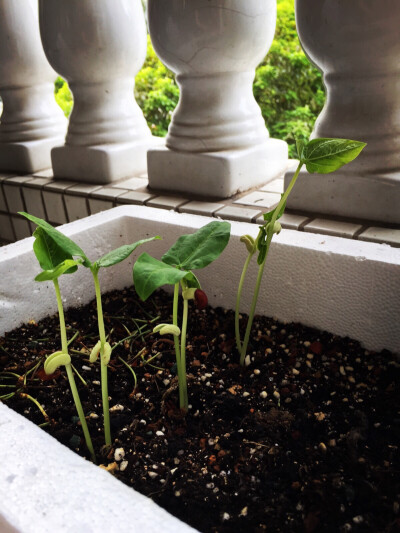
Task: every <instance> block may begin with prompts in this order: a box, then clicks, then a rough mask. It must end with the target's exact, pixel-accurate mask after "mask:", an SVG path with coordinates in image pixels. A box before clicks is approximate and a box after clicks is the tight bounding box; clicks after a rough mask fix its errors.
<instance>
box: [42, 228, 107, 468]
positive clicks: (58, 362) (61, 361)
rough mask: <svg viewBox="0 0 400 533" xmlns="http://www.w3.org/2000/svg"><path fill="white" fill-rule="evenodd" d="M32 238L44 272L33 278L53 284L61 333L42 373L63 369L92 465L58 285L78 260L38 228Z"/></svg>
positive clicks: (93, 458)
mask: <svg viewBox="0 0 400 533" xmlns="http://www.w3.org/2000/svg"><path fill="white" fill-rule="evenodd" d="M33 236H34V237H35V242H34V243H33V251H34V253H35V255H36V258H37V260H38V261H39V264H40V266H41V267H42V269H43V272H41V273H40V274H38V275H37V276H36V278H35V281H41V282H42V281H52V282H53V284H54V289H55V292H56V298H57V307H58V316H59V321H60V333H61V350H59V351H57V352H54V353H53V354H51V355H50V356H49V357H48V358H47V359H46V361H45V364H44V370H45V372H46V374H54V372H55V371H56V370H57V369H58V368H59V367H60V366H62V365H64V366H65V370H66V372H67V376H68V381H69V385H70V387H71V392H72V396H73V399H74V402H75V406H76V410H77V412H78V416H79V420H80V422H81V425H82V430H83V434H84V437H85V441H86V446H87V448H88V450H89V452H90V455H91V457H92V460H93V462H96V457H95V453H94V449H93V444H92V440H91V438H90V434H89V429H88V427H87V423H86V419H85V415H84V412H83V408H82V404H81V400H80V398H79V393H78V389H77V388H76V383H75V378H74V373H73V371H72V367H71V357H70V355H69V353H68V341H67V331H66V327H65V320H64V309H63V304H62V299H61V293H60V286H59V283H58V278H59V277H60V276H61V275H62V274H72V273H73V272H75V271H76V270H77V268H78V261H75V260H74V259H73V258H72V255H71V254H70V253H68V252H67V251H65V250H63V249H62V248H61V247H60V246H58V244H57V243H56V242H55V241H54V240H52V239H51V238H50V237H49V236H48V234H47V233H46V232H45V231H44V230H43V229H42V228H41V227H39V228H36V230H35V232H34V234H33Z"/></svg>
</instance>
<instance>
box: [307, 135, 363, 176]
mask: <svg viewBox="0 0 400 533" xmlns="http://www.w3.org/2000/svg"><path fill="white" fill-rule="evenodd" d="M365 146H366V143H363V142H360V141H350V140H348V139H313V140H311V141H310V142H309V143H307V144H306V145H305V146H304V148H303V152H302V159H301V162H302V163H304V164H305V165H306V168H307V170H308V172H310V174H313V173H318V174H329V173H331V172H334V171H335V170H337V169H338V168H340V167H342V166H343V165H346V164H347V163H350V162H351V161H353V159H355V158H356V157H357V156H358V155H359V154H360V152H361V150H362V149H363V148H364V147H365Z"/></svg>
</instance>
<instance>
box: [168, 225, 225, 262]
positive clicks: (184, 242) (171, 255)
mask: <svg viewBox="0 0 400 533" xmlns="http://www.w3.org/2000/svg"><path fill="white" fill-rule="evenodd" d="M230 231H231V225H230V224H229V222H219V221H217V220H216V221H214V222H210V223H209V224H207V225H206V226H203V227H202V228H200V229H199V230H198V231H196V233H191V234H190V235H182V236H181V237H179V239H178V240H177V241H176V243H175V244H174V245H173V246H172V247H171V248H170V249H169V250H168V252H167V253H166V254H164V255H163V257H162V261H163V262H164V263H167V264H168V265H174V266H177V267H178V268H182V269H184V270H196V269H199V268H204V267H206V266H207V265H209V264H210V263H212V262H213V261H214V260H215V259H217V257H218V256H219V255H221V253H222V252H223V250H224V249H225V247H226V245H227V244H228V241H229V237H230Z"/></svg>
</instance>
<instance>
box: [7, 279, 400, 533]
mask: <svg viewBox="0 0 400 533" xmlns="http://www.w3.org/2000/svg"><path fill="white" fill-rule="evenodd" d="M104 309H105V318H106V329H107V332H108V334H109V341H110V343H111V344H112V345H115V344H116V343H118V345H117V346H116V347H115V348H114V350H113V353H112V358H111V362H110V366H109V395H110V405H111V424H112V435H113V439H114V445H113V448H112V449H111V450H110V449H108V450H107V449H105V448H104V447H103V444H104V440H103V430H102V407H101V388H100V367H99V363H95V364H90V363H89V361H88V354H89V352H90V350H91V348H92V347H93V346H94V345H95V343H96V342H97V338H98V337H97V335H98V334H97V322H96V309H95V305H94V303H92V304H90V305H89V306H87V307H84V308H81V309H73V310H70V311H68V312H67V313H66V320H67V324H68V337H69V339H73V340H72V342H71V344H70V350H71V351H70V354H71V357H72V362H73V365H74V367H75V369H76V370H77V371H78V372H79V375H80V376H81V378H82V379H83V380H84V381H85V384H84V383H83V382H82V381H81V380H80V379H79V377H78V376H77V375H76V380H77V384H78V388H79V392H80V396H81V399H82V402H83V405H84V411H85V413H86V414H87V419H88V424H89V429H90V432H91V435H92V438H93V440H94V443H95V448H96V453H97V457H98V462H99V463H101V464H103V465H104V466H106V467H107V468H108V469H109V470H110V472H112V475H114V476H116V477H117V478H118V479H120V480H121V481H122V482H123V483H126V484H127V485H130V486H132V487H134V488H135V489H136V490H137V491H139V492H141V493H143V494H145V495H146V496H148V497H150V498H152V499H153V500H154V501H155V502H157V503H158V504H159V505H161V506H162V507H164V508H165V509H167V510H168V511H169V512H170V513H172V514H174V515H175V516H177V517H179V518H181V519H182V520H184V521H185V522H187V523H189V524H190V525H192V526H194V527H195V528H197V529H198V530H200V531H203V532H221V533H222V532H244V531H246V532H265V531H267V532H280V531H284V532H306V533H311V532H324V533H326V532H342V531H343V532H349V531H354V532H364V531H369V532H374V533H376V532H395V531H400V511H399V508H400V454H399V449H398V447H399V441H400V395H399V390H398V389H399V383H400V380H399V377H400V376H399V375H400V365H399V363H398V362H396V359H395V357H394V356H392V355H391V354H390V353H388V352H382V353H380V354H377V353H372V352H368V351H366V350H364V349H363V348H361V347H360V345H359V344H358V343H357V342H355V341H352V340H350V339H343V338H340V337H337V336H333V335H331V334H328V333H326V332H320V331H317V330H314V329H310V328H306V327H303V326H301V325H299V324H282V323H278V322H275V321H274V320H272V319H270V318H260V317H257V318H256V320H255V323H254V335H253V339H252V342H251V345H250V347H249V357H248V358H247V362H248V363H249V364H248V366H246V367H244V368H242V367H240V366H239V365H238V361H239V356H238V353H237V351H236V348H235V344H234V326H233V321H234V316H233V313H232V312H231V311H224V310H223V309H212V308H210V307H208V308H207V309H205V310H203V311H199V310H198V309H195V308H194V307H191V311H190V317H189V327H188V343H187V344H188V347H187V370H188V374H189V378H188V380H189V403H190V407H189V412H188V414H187V415H186V416H184V415H183V414H182V413H181V412H180V411H179V409H178V408H177V397H178V395H177V384H176V365H175V355H174V349H173V341H172V338H170V336H167V337H165V338H160V337H159V335H153V334H152V328H153V325H154V324H155V323H158V322H159V321H164V322H168V321H170V320H171V317H170V313H171V311H172V298H171V297H170V296H168V295H166V294H165V293H163V292H158V293H156V295H155V296H154V297H153V298H152V299H150V300H149V301H148V302H147V303H146V304H142V303H139V302H138V298H137V297H136V296H135V294H134V292H133V291H132V290H125V291H122V292H120V293H116V292H115V293H111V294H108V295H106V296H105V297H104ZM157 317H160V318H159V319H158V318H157ZM242 327H245V317H244V318H243V320H242ZM59 349H60V340H59V324H58V318H57V316H55V317H52V318H48V319H46V320H43V321H41V322H39V323H36V322H34V321H31V323H30V324H28V325H25V326H23V327H22V328H20V329H18V330H15V331H13V332H11V333H8V334H6V335H5V336H4V337H3V338H1V339H0V384H1V385H2V388H0V395H3V396H4V395H5V394H7V393H13V392H14V393H15V394H14V395H13V396H12V397H9V398H8V399H4V397H3V401H5V402H6V404H7V405H9V406H10V407H12V408H13V409H15V410H16V411H18V412H19V413H22V414H23V415H24V416H26V417H27V418H29V419H30V420H32V421H33V422H35V423H37V424H44V430H45V431H48V432H49V433H50V434H51V435H53V436H54V437H55V438H57V439H58V440H59V441H60V442H62V443H63V444H65V445H66V446H69V447H70V448H72V449H73V450H75V451H77V452H78V453H79V454H81V455H84V456H86V455H87V451H86V449H85V443H84V440H83V438H82V433H81V429H80V426H79V423H78V418H77V415H76V411H75V408H74V404H73V402H72V397H71V393H70V390H69V386H68V381H67V378H66V374H65V372H64V370H62V371H57V373H56V374H54V375H53V376H51V377H50V379H49V378H48V377H47V376H46V375H45V374H44V371H43V370H42V369H43V364H42V363H43V361H44V359H45V357H46V356H47V355H49V354H50V353H52V352H53V351H55V350H59ZM123 361H124V362H126V363H127V364H128V365H129V366H130V369H129V368H127V366H125V364H124V362H123ZM132 371H133V372H132ZM11 373H14V375H13V374H11ZM18 375H19V376H21V377H20V378H19V379H18ZM135 376H136V378H137V386H136V387H135V380H134V378H135ZM4 385H7V386H8V388H7V387H4ZM21 393H22V394H28V395H29V396H30V397H31V398H32V399H34V400H37V401H38V402H39V404H40V405H42V406H43V408H44V410H45V412H46V414H47V416H48V417H49V421H48V422H46V420H45V417H44V415H43V414H42V413H41V412H40V410H39V408H38V406H37V405H36V404H35V403H34V402H33V400H32V399H31V398H29V397H27V396H23V395H21ZM110 475H111V474H110Z"/></svg>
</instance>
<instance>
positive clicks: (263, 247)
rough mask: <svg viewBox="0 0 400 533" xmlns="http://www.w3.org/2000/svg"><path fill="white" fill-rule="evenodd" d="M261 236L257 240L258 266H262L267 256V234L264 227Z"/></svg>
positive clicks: (261, 228) (261, 227)
mask: <svg viewBox="0 0 400 533" xmlns="http://www.w3.org/2000/svg"><path fill="white" fill-rule="evenodd" d="M260 231H261V235H260V236H259V238H258V240H257V249H258V252H259V253H258V257H257V264H259V265H262V263H263V262H264V259H265V256H266V255H267V232H266V230H265V227H264V226H260Z"/></svg>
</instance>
